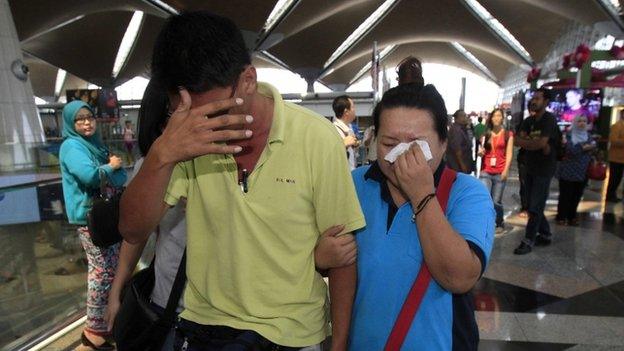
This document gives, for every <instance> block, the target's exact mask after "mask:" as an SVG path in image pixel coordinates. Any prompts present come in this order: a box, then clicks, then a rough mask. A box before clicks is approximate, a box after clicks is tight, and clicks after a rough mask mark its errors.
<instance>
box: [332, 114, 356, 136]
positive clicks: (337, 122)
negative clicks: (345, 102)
mask: <svg viewBox="0 0 624 351" xmlns="http://www.w3.org/2000/svg"><path fill="white" fill-rule="evenodd" d="M334 124H335V125H337V126H338V128H340V129H342V131H343V132H345V133H346V132H350V131H352V130H351V127H350V126H348V125H347V124H346V123H345V122H343V121H342V120H341V119H340V118H338V117H336V118H334Z"/></svg>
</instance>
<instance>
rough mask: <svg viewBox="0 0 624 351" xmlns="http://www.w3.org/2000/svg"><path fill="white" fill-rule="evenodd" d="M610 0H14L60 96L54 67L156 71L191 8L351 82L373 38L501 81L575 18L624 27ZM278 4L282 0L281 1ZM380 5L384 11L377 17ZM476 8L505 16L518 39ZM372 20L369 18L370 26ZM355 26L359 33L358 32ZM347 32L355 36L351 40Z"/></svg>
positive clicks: (85, 77)
mask: <svg viewBox="0 0 624 351" xmlns="http://www.w3.org/2000/svg"><path fill="white" fill-rule="evenodd" d="M611 2H612V1H611ZM475 3H476V5H475ZM605 3H609V1H606V2H604V1H602V0H549V1H542V0H478V1H475V0H279V1H276V0H227V1H221V0H219V1H200V0H66V1H62V2H57V1H49V0H9V4H10V7H11V11H12V13H13V19H14V21H15V25H16V29H17V32H18V37H19V40H20V42H21V46H22V50H23V52H24V56H25V61H26V63H27V64H28V65H29V66H30V68H31V79H32V85H33V90H34V92H35V95H37V96H48V97H49V96H54V90H55V89H54V87H55V79H56V71H57V68H61V69H63V70H65V71H67V72H68V74H67V78H66V79H65V83H64V86H63V90H64V89H67V88H71V87H74V86H79V85H80V84H84V82H86V81H88V82H90V83H94V84H97V85H100V86H118V85H120V84H122V83H124V82H126V81H128V80H130V79H132V78H133V77H135V76H145V77H147V76H149V67H148V66H149V59H150V56H151V48H152V45H153V42H154V40H155V37H156V35H157V33H158V31H159V29H160V27H161V26H162V24H163V22H164V20H165V18H166V17H167V16H169V15H170V14H171V13H176V12H181V11H185V10H201V9H203V10H210V11H213V12H215V13H217V14H220V15H224V16H227V17H229V18H231V19H233V20H234V21H235V22H236V23H237V24H238V25H239V27H240V28H241V29H242V30H243V32H244V36H245V39H246V41H247V42H248V45H249V46H250V49H251V50H254V53H255V58H254V63H255V64H256V65H258V66H259V67H280V68H287V69H290V70H291V71H293V72H296V73H299V74H301V75H302V76H303V77H304V78H307V79H317V80H320V81H322V82H323V83H325V84H326V85H328V86H330V87H343V88H344V87H345V86H348V85H349V84H350V83H353V82H355V80H354V79H355V78H358V77H357V74H358V72H360V71H361V69H362V67H363V66H364V65H365V64H366V63H368V62H369V61H370V57H371V52H372V47H373V42H375V41H376V42H377V44H378V47H379V49H380V50H383V49H385V48H388V49H390V48H391V49H392V50H388V52H389V53H388V55H386V56H385V57H384V60H383V61H382V63H381V64H382V65H384V66H386V67H393V66H394V65H396V63H398V62H399V61H400V60H401V58H403V57H405V56H407V55H415V56H417V57H420V58H421V59H422V60H423V61H424V62H431V63H443V64H449V65H453V66H457V67H460V68H463V69H466V70H468V71H472V72H474V73H476V74H479V75H481V76H483V77H485V78H487V79H491V80H493V81H495V82H497V83H500V82H501V81H502V80H503V79H504V77H505V74H506V73H507V71H508V70H509V68H511V67H513V66H516V65H522V64H524V65H526V66H525V67H528V64H530V63H532V62H540V61H541V60H542V59H543V58H544V56H545V55H546V54H547V53H548V51H549V49H550V47H551V45H552V43H554V42H555V40H556V39H557V38H558V37H560V36H561V34H562V32H563V31H564V30H565V28H566V27H567V26H568V25H570V24H571V23H575V22H576V23H581V24H586V25H591V24H594V23H598V22H610V23H611V24H612V25H616V26H617V27H619V28H618V29H619V30H621V29H622V21H621V19H620V18H619V17H617V16H616V18H614V17H613V16H610V15H609V13H608V11H607V10H606V9H605ZM276 4H278V5H284V7H283V8H281V11H277V10H279V7H278V6H276ZM475 6H476V8H477V10H475ZM479 8H480V9H484V10H485V12H483V11H482V10H481V11H482V12H479V11H480V10H478V9H479ZM137 11H140V12H142V17H139V21H140V22H139V23H140V25H139V27H138V33H137V35H136V39H135V40H134V43H133V44H132V45H131V50H130V51H129V54H128V55H127V58H126V59H125V60H122V61H121V64H120V66H119V67H118V68H117V72H115V73H114V66H115V61H116V59H117V56H118V51H119V48H120V44H121V42H122V38H123V37H124V34H125V33H126V32H127V28H128V25H129V23H131V19H132V18H133V15H135V14H136V13H137ZM374 13H376V14H381V16H380V17H379V18H377V19H374V18H371V17H372V16H371V15H373V14H374ZM479 13H481V14H483V13H485V14H486V16H487V15H489V16H490V18H493V19H495V20H497V21H498V22H500V24H502V26H504V28H506V30H507V31H509V33H511V34H512V35H513V37H514V38H515V39H516V40H517V42H518V43H519V44H520V46H521V48H520V49H518V48H517V47H514V45H513V44H510V42H509V41H508V40H506V39H505V37H504V35H501V34H500V32H497V31H496V30H495V29H493V27H492V26H491V25H489V24H488V23H489V22H488V19H487V17H482V16H480V15H479ZM275 14H276V16H272V15H275ZM134 17H136V16H134ZM269 18H271V19H272V20H271V22H270V23H271V24H270V25H267V22H268V20H269ZM365 22H366V23H369V24H371V25H370V26H369V27H367V28H364V27H363V26H361V25H362V24H363V23H365ZM358 27H362V28H360V32H359V34H358V33H355V34H353V33H354V31H356V29H358ZM349 37H351V38H352V39H354V40H353V42H352V43H350V44H345V43H344V42H345V41H346V39H347V38H349ZM452 43H456V44H458V45H459V46H460V47H461V48H463V49H465V50H466V51H467V52H468V53H470V54H471V55H472V56H473V57H474V58H476V59H477V60H478V61H479V62H480V63H482V64H483V66H480V65H478V64H475V63H474V62H472V61H470V60H469V59H468V58H467V57H466V55H465V54H462V52H461V51H460V50H458V46H457V45H453V44H452ZM341 46H342V47H343V50H341V51H340V52H339V53H336V51H337V50H336V49H338V48H339V47H341ZM483 67H485V68H486V69H485V70H484V69H483ZM83 86H84V85H83ZM63 90H61V91H63Z"/></svg>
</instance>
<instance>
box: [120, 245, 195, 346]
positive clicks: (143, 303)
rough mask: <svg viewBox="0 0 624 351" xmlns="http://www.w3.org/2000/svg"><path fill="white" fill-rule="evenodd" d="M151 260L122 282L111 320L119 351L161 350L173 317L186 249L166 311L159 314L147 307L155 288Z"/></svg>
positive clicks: (183, 269)
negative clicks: (117, 308) (116, 310)
mask: <svg viewBox="0 0 624 351" xmlns="http://www.w3.org/2000/svg"><path fill="white" fill-rule="evenodd" d="M154 281H155V277H154V260H152V263H151V264H150V265H149V267H148V268H145V269H143V270H141V271H139V272H138V273H136V274H135V275H134V276H133V277H132V278H131V279H130V280H129V281H128V282H127V283H126V285H125V286H124V289H123V291H122V294H121V296H122V300H121V306H120V307H119V311H118V312H117V316H115V322H114V324H113V339H114V340H115V343H116V346H117V350H118V351H134V350H137V351H139V350H140V351H150V350H154V351H156V350H160V349H161V348H162V345H163V343H164V342H165V338H166V337H167V334H168V333H169V331H170V330H171V328H172V327H173V323H174V322H175V319H176V308H177V307H178V302H179V301H180V297H181V296H182V291H183V290H184V284H185V282H186V249H185V252H184V254H183V255H182V260H181V262H180V266H179V267H178V272H177V273H176V277H175V280H174V282H173V286H172V287H171V292H170V293H169V300H167V307H166V308H165V312H164V313H163V314H162V315H161V316H159V315H158V314H157V313H156V312H154V310H153V309H152V308H151V307H150V296H151V294H152V290H153V289H154Z"/></svg>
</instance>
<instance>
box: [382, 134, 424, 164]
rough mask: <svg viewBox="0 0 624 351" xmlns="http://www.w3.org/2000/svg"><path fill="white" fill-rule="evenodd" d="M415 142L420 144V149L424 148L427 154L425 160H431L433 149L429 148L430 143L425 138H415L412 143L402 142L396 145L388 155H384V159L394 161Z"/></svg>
mask: <svg viewBox="0 0 624 351" xmlns="http://www.w3.org/2000/svg"><path fill="white" fill-rule="evenodd" d="M413 143H416V144H418V146H420V150H422V152H423V155H425V160H427V161H429V160H431V159H432V158H433V156H432V155H431V149H430V148H429V143H427V142H426V141H424V140H414V141H412V142H411V143H400V144H399V145H397V146H395V147H394V148H393V149H392V150H390V152H388V153H387V154H386V157H384V159H385V160H386V161H388V162H390V163H394V161H396V159H397V158H398V157H399V156H401V154H403V153H404V152H405V151H407V150H408V149H409V148H410V146H412V144H413Z"/></svg>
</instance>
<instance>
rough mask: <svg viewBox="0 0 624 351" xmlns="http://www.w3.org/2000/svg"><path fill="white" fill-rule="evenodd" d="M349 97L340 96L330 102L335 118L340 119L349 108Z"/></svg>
mask: <svg viewBox="0 0 624 351" xmlns="http://www.w3.org/2000/svg"><path fill="white" fill-rule="evenodd" d="M350 99H351V97H350V96H349V95H340V96H339V97H337V98H335V99H334V102H332V109H333V110H334V114H335V115H336V117H337V118H342V115H343V114H344V112H345V110H346V109H348V108H350V107H351V101H349V100H350Z"/></svg>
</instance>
